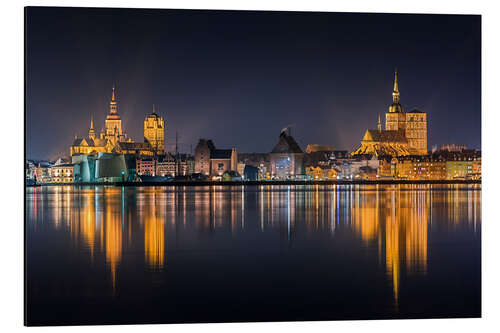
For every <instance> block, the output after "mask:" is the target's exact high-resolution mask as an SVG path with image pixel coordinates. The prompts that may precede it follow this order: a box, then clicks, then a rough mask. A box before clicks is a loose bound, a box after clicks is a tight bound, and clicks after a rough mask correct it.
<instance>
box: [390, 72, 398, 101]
mask: <svg viewBox="0 0 500 333" xmlns="http://www.w3.org/2000/svg"><path fill="white" fill-rule="evenodd" d="M392 101H393V102H394V103H399V87H398V69H397V68H396V69H394V89H393V91H392Z"/></svg>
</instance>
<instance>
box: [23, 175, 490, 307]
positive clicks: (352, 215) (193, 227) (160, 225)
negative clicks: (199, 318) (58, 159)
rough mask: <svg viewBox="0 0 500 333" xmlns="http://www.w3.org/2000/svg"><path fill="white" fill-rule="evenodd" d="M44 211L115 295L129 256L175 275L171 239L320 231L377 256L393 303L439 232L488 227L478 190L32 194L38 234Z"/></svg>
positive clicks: (66, 190)
mask: <svg viewBox="0 0 500 333" xmlns="http://www.w3.org/2000/svg"><path fill="white" fill-rule="evenodd" d="M131 198H132V200H131ZM44 205H48V206H49V207H50V209H49V210H48V212H47V214H48V215H49V216H50V217H51V225H50V227H51V228H53V229H55V230H58V231H59V232H68V233H69V235H70V236H71V240H72V242H73V245H74V246H75V247H77V248H79V249H80V250H81V252H82V253H85V255H88V256H89V257H88V258H90V262H91V263H93V264H98V263H99V261H98V260H95V258H96V256H98V255H102V256H104V258H105V263H106V267H107V268H108V269H109V274H110V276H111V281H112V286H113V289H115V288H116V287H117V277H118V270H119V267H120V265H122V264H124V263H123V261H124V260H125V259H124V257H126V254H125V253H126V251H127V249H134V248H135V249H136V248H143V249H144V256H143V258H144V264H145V265H146V266H147V267H149V268H154V269H155V270H168V267H167V265H166V260H165V258H166V251H167V250H168V249H167V246H166V245H167V234H168V235H172V234H173V235H175V239H173V242H168V245H169V247H175V249H184V248H193V247H195V246H197V242H198V241H199V239H205V241H207V240H206V238H203V237H201V236H199V235H203V234H206V233H214V234H218V233H219V232H221V235H222V237H224V232H228V233H230V234H231V237H233V238H234V239H235V240H238V239H239V238H238V237H243V236H242V235H241V234H242V233H248V234H249V235H251V237H252V239H251V242H255V244H259V242H261V241H262V239H264V237H267V238H266V239H275V241H277V242H280V241H283V242H286V243H287V244H288V246H293V244H292V242H295V241H296V240H297V239H299V240H300V239H306V240H308V239H317V238H316V237H318V235H321V234H324V235H326V236H327V237H329V239H331V240H332V244H334V243H335V239H336V238H335V237H342V233H344V234H345V232H349V233H351V234H353V235H355V236H356V239H358V240H359V244H351V246H353V247H359V248H361V249H370V248H374V249H375V250H374V251H375V252H376V254H377V255H375V256H374V257H373V258H374V260H376V261H378V262H379V263H381V265H382V266H381V267H382V269H384V270H385V273H386V275H387V278H388V281H389V283H390V285H391V288H390V292H391V293H392V296H393V298H394V301H395V304H398V302H399V298H400V290H401V288H404V287H405V285H404V284H405V277H406V276H409V275H413V274H420V275H425V274H427V270H428V255H429V237H430V230H431V227H432V228H441V229H444V230H446V229H451V230H455V229H458V228H470V230H474V232H476V233H478V236H479V235H480V234H479V231H480V223H481V222H480V221H481V215H480V214H481V191H480V185H466V186H451V187H443V186H442V187H441V188H439V187H432V186H430V185H388V186H382V185H373V186H360V185H334V186H318V185H314V186H293V185H287V186H258V187H250V186H248V187H225V186H210V187H203V188H177V187H158V188H156V187H151V188H146V187H144V188H137V189H135V188H131V189H128V188H124V187H120V188H114V187H100V186H99V187H97V186H96V187H82V188H79V187H50V188H49V187H47V188H38V189H37V188H33V189H32V192H28V195H27V205H26V208H27V216H28V218H29V220H30V221H34V228H33V230H34V231H36V232H38V231H39V229H40V228H43V227H44V225H43V224H41V225H39V226H38V227H37V225H36V223H37V216H39V219H38V220H40V219H41V221H43V218H44V211H43V209H44ZM31 223H33V222H31ZM433 223H434V225H433ZM169 228H171V231H172V232H171V233H170V232H168V230H169ZM255 232H257V233H255ZM124 233H128V238H126V239H128V240H127V241H126V242H125V243H124V241H123V237H124ZM142 233H143V234H142ZM262 233H269V235H271V236H272V237H274V235H276V236H277V238H269V237H268V236H267V234H266V236H264V235H261V234H262ZM259 235H260V236H259ZM261 237H262V239H261ZM220 239H221V238H208V241H213V242H215V243H213V244H208V245H207V246H214V248H215V247H217V246H218V243H217V242H218V241H219V240H220ZM137 242H143V244H142V243H139V245H138V244H137ZM237 243H238V242H234V243H232V244H237ZM246 244H249V243H246ZM226 250H228V251H230V250H231V249H226ZM318 251H319V250H318ZM367 253H370V252H368V250H367ZM141 255H142V254H141ZM318 255H321V252H318ZM100 262H101V265H102V261H100Z"/></svg>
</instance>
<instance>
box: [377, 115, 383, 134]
mask: <svg viewBox="0 0 500 333" xmlns="http://www.w3.org/2000/svg"><path fill="white" fill-rule="evenodd" d="M377 129H378V131H379V132H380V131H382V123H381V122H380V115H378V122H377Z"/></svg>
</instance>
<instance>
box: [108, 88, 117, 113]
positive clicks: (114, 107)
mask: <svg viewBox="0 0 500 333" xmlns="http://www.w3.org/2000/svg"><path fill="white" fill-rule="evenodd" d="M117 104H118V103H117V102H116V92H115V85H114V84H113V92H112V94H111V102H109V113H110V114H116V113H117Z"/></svg>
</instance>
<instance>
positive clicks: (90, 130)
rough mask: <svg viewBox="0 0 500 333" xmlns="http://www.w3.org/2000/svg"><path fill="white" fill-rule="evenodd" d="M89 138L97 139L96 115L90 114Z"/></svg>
mask: <svg viewBox="0 0 500 333" xmlns="http://www.w3.org/2000/svg"><path fill="white" fill-rule="evenodd" d="M89 138H91V139H95V131H94V117H93V116H92V115H91V116H90V129H89Z"/></svg>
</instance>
